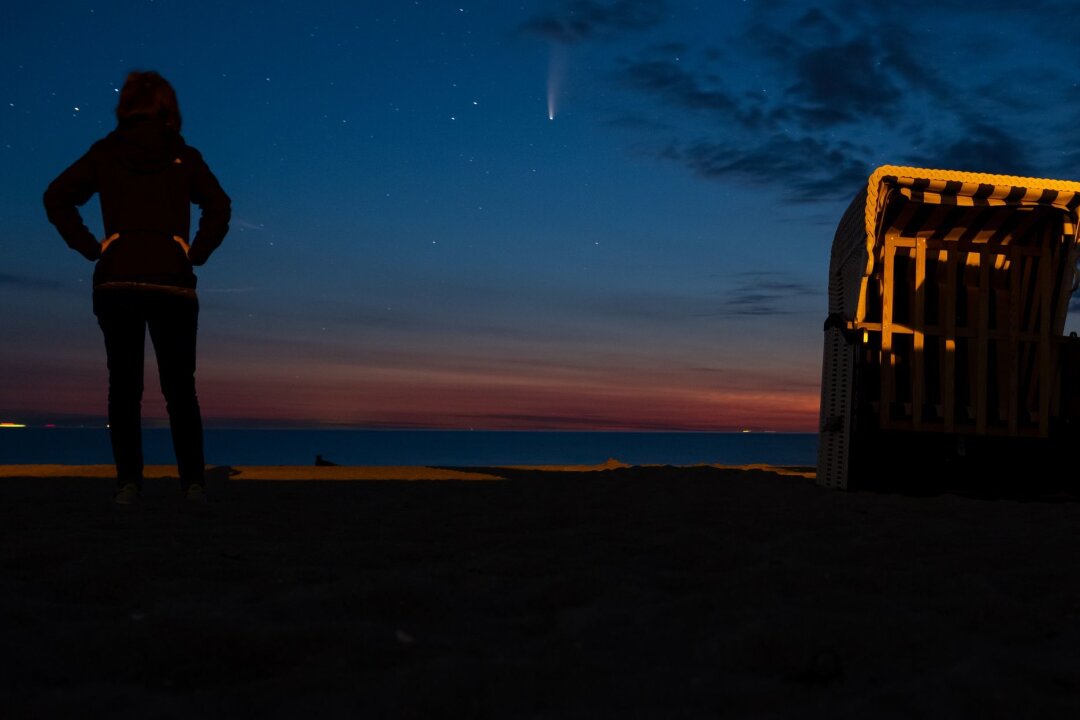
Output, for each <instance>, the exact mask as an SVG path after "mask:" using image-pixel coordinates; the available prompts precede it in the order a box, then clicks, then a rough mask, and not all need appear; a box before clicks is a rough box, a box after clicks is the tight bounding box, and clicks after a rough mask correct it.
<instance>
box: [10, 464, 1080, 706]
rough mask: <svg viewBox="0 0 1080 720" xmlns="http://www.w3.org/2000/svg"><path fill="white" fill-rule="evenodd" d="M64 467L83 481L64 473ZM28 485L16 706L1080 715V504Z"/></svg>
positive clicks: (490, 488) (19, 542)
mask: <svg viewBox="0 0 1080 720" xmlns="http://www.w3.org/2000/svg"><path fill="white" fill-rule="evenodd" d="M54 474H56V473H54ZM499 474H502V475H505V476H508V478H509V479H505V480H497V481H487V482H484V481H481V482H477V481H461V480H458V481H455V480H439V481H414V482H402V481H388V482H379V481H355V482H340V481H338V482H334V481H307V482H274V481H258V480H253V481H242V480H238V479H232V480H229V481H224V482H218V483H217V485H216V487H214V488H213V502H212V504H210V505H209V506H206V507H191V506H188V504H186V503H185V502H183V501H181V500H180V499H179V497H178V495H179V493H178V490H177V487H176V481H175V480H165V479H158V480H150V481H148V483H147V491H146V498H145V502H144V503H143V505H142V506H141V507H139V508H137V509H130V508H123V507H118V506H114V505H113V504H112V503H111V502H110V495H111V493H110V491H111V486H112V481H111V480H109V479H108V478H103V477H97V478H94V477H79V478H60V477H44V478H43V477H35V478H25V477H23V478H0V499H2V502H0V618H2V625H0V651H2V654H0V663H2V667H0V670H2V672H0V695H2V696H3V700H2V706H3V710H2V711H0V712H2V714H3V717H5V718H22V717H52V716H56V715H67V716H72V717H75V716H77V717H101V716H110V717H140V718H174V717H175V718H189V717H191V718H197V717H254V718H258V717H275V718H276V717H282V718H284V717H289V718H291V717H301V718H305V717H306V718H318V717H393V718H421V717H422V718H428V717H492V718H504V717H510V718H518V717H525V718H533V717H535V718H595V717H605V718H607V717H614V718H638V717H641V718H686V717H694V718H697V717H700V718H712V717H737V718H743V717H748V718H769V717H776V718H788V717H792V718H815V717H822V718H826V717H828V718H920V717H945V718H954V717H971V718H1022V717H1076V713H1077V712H1078V711H1080V496H1073V495H1070V494H1069V493H1068V492H1057V493H1054V494H1052V495H1050V496H1048V497H1035V498H1028V499H1024V500H1020V499H1009V498H1008V497H1005V498H1001V497H997V498H986V497H978V496H973V495H970V494H969V495H957V494H938V495H930V496H918V497H916V496H908V495H903V494H897V493H882V492H877V493H867V492H863V493H840V492H835V491H830V490H825V489H822V488H818V487H817V486H815V485H814V484H813V482H812V481H811V480H808V479H806V478H803V477H798V476H790V475H779V474H775V473H771V472H767V471H761V470H738V469H718V468H708V467H700V468H628V469H617V470H609V471H603V472H580V473H578V472H563V473H556V472H545V471H542V470H518V471H509V470H508V471H500V472H499Z"/></svg>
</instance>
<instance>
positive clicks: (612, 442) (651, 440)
mask: <svg viewBox="0 0 1080 720" xmlns="http://www.w3.org/2000/svg"><path fill="white" fill-rule="evenodd" d="M205 447H206V461H207V463H208V464H211V465H314V464H315V463H316V458H322V460H323V461H326V462H331V463H334V464H337V465H421V466H431V465H436V466H451V467H478V466H493V465H595V464H599V463H603V462H606V461H607V460H609V459H615V460H619V461H621V462H624V463H627V464H630V465H698V464H721V465H746V464H753V463H763V464H769V465H802V466H811V465H814V464H815V463H816V461H817V435H816V434H814V433H771V432H740V433H714V432H579V431H543V432H536V431H505V430H503V431H487V430H364V429H338V428H335V429H310V428H308V429H228V428H207V429H206V430H205ZM143 456H144V461H145V462H146V463H147V464H148V465H170V464H173V463H174V462H175V458H174V456H173V451H172V441H171V439H170V436H169V431H168V429H166V428H144V430H143ZM40 463H45V464H53V463H55V464H75V465H99V464H110V463H112V454H111V449H110V445H109V435H108V430H107V429H106V428H101V427H95V428H87V427H79V428H64V427H57V428H39V427H27V428H3V429H0V464H4V465H12V464H40Z"/></svg>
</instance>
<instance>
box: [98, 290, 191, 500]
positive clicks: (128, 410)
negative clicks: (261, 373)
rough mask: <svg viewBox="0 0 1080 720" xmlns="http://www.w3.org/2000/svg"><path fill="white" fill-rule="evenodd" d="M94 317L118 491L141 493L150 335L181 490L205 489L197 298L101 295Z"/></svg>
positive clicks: (133, 292) (146, 293) (151, 292)
mask: <svg viewBox="0 0 1080 720" xmlns="http://www.w3.org/2000/svg"><path fill="white" fill-rule="evenodd" d="M94 314H95V315H97V318H98V325H100V326H101V331H102V333H104V335H105V352H106V353H107V355H108V360H109V436H110V438H111V440H112V450H113V459H114V460H115V462H116V480H117V484H118V485H119V486H121V487H123V486H124V485H125V484H127V483H135V484H136V485H138V486H139V487H142V479H143V477H142V476H143V454H142V426H141V416H142V412H141V410H142V392H143V353H144V348H145V346H146V329H147V328H150V340H151V341H152V342H153V344H154V353H155V354H156V356H157V365H158V375H159V378H160V380H161V392H162V394H163V395H164V396H165V404H166V409H167V410H168V412H169V427H170V428H171V430H172V441H173V450H174V451H175V452H176V466H177V470H178V471H179V474H180V484H181V486H182V487H184V488H187V487H188V486H189V485H191V484H193V483H198V484H200V485H202V484H204V475H203V473H204V467H205V461H204V458H203V432H202V416H201V414H200V413H199V400H198V398H197V397H196V395H195V336H196V334H197V329H198V323H199V301H198V300H197V299H196V298H195V297H194V294H191V295H183V294H174V293H170V292H165V291H158V290H143V289H122V290H120V289H116V290H114V289H109V290H99V291H96V292H95V293H94Z"/></svg>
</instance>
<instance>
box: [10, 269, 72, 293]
mask: <svg viewBox="0 0 1080 720" xmlns="http://www.w3.org/2000/svg"><path fill="white" fill-rule="evenodd" d="M0 287H8V288H14V289H22V290H69V289H71V286H70V285H68V284H67V283H62V282H59V281H57V280H48V279H44V278H36V277H31V276H29V275H14V274H11V273H0Z"/></svg>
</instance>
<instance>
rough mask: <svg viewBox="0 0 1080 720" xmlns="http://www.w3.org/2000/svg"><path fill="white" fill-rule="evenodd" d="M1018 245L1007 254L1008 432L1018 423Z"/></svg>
mask: <svg viewBox="0 0 1080 720" xmlns="http://www.w3.org/2000/svg"><path fill="white" fill-rule="evenodd" d="M1018 249H1019V246H1018V245H1013V246H1011V247H1010V250H1011V251H1012V252H1011V254H1010V255H1009V258H1010V259H1009V300H1010V302H1009V319H1008V330H1009V336H1008V339H1007V341H1006V348H1007V357H1006V360H1005V362H1006V364H1007V366H1008V367H1007V371H1008V383H1007V385H1006V387H1007V388H1008V393H1009V397H1008V400H1007V401H1006V402H1007V405H1006V417H1007V422H1008V426H1009V432H1010V433H1012V434H1016V431H1017V429H1018V428H1019V423H1020V417H1019V415H1020V412H1019V402H1020V303H1021V302H1022V299H1021V297H1020V253H1019V252H1017V250H1018Z"/></svg>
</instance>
